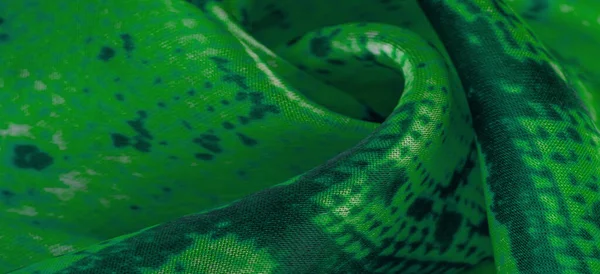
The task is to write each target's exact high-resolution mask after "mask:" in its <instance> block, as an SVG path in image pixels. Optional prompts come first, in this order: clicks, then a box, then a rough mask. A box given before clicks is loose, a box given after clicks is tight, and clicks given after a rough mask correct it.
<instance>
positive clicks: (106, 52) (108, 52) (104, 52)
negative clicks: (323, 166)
mask: <svg viewBox="0 0 600 274" xmlns="http://www.w3.org/2000/svg"><path fill="white" fill-rule="evenodd" d="M114 56H115V50H114V49H112V48H109V47H102V49H100V54H98V59H100V60H102V61H104V62H107V61H108V60H110V59H111V58H113V57H114Z"/></svg>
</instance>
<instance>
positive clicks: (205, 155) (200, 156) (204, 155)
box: [194, 153, 214, 161]
mask: <svg viewBox="0 0 600 274" xmlns="http://www.w3.org/2000/svg"><path fill="white" fill-rule="evenodd" d="M194 157H196V159H198V160H205V161H208V160H212V159H213V158H214V156H213V155H211V154H208V153H196V155H194Z"/></svg>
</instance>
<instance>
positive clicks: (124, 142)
mask: <svg viewBox="0 0 600 274" xmlns="http://www.w3.org/2000/svg"><path fill="white" fill-rule="evenodd" d="M110 137H111V138H112V142H113V146H114V147H119V148H120V147H126V146H128V145H129V137H127V136H125V135H122V134H118V133H113V134H111V135H110Z"/></svg>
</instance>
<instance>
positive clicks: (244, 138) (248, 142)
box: [237, 132, 258, 147]
mask: <svg viewBox="0 0 600 274" xmlns="http://www.w3.org/2000/svg"><path fill="white" fill-rule="evenodd" d="M237 136H238V137H239V138H240V141H242V144H244V145H245V146H249V147H251V146H255V145H256V144H258V142H257V141H256V140H254V139H252V138H250V137H248V136H246V135H244V134H242V133H239V132H238V133H237Z"/></svg>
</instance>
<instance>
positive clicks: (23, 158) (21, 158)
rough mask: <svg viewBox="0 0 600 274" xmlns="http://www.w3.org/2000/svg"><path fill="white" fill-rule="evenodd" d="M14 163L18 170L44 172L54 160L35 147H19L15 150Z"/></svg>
mask: <svg viewBox="0 0 600 274" xmlns="http://www.w3.org/2000/svg"><path fill="white" fill-rule="evenodd" d="M14 153H15V156H14V158H13V163H14V164H15V166H17V167H18V168H23V169H26V168H32V169H35V170H38V171H40V170H43V169H44V168H46V167H48V166H50V165H52V163H53V162H54V159H53V158H52V157H50V155H48V154H47V153H44V152H42V151H40V150H39V149H38V148H37V147H36V146H33V145H17V146H15V149H14Z"/></svg>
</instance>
